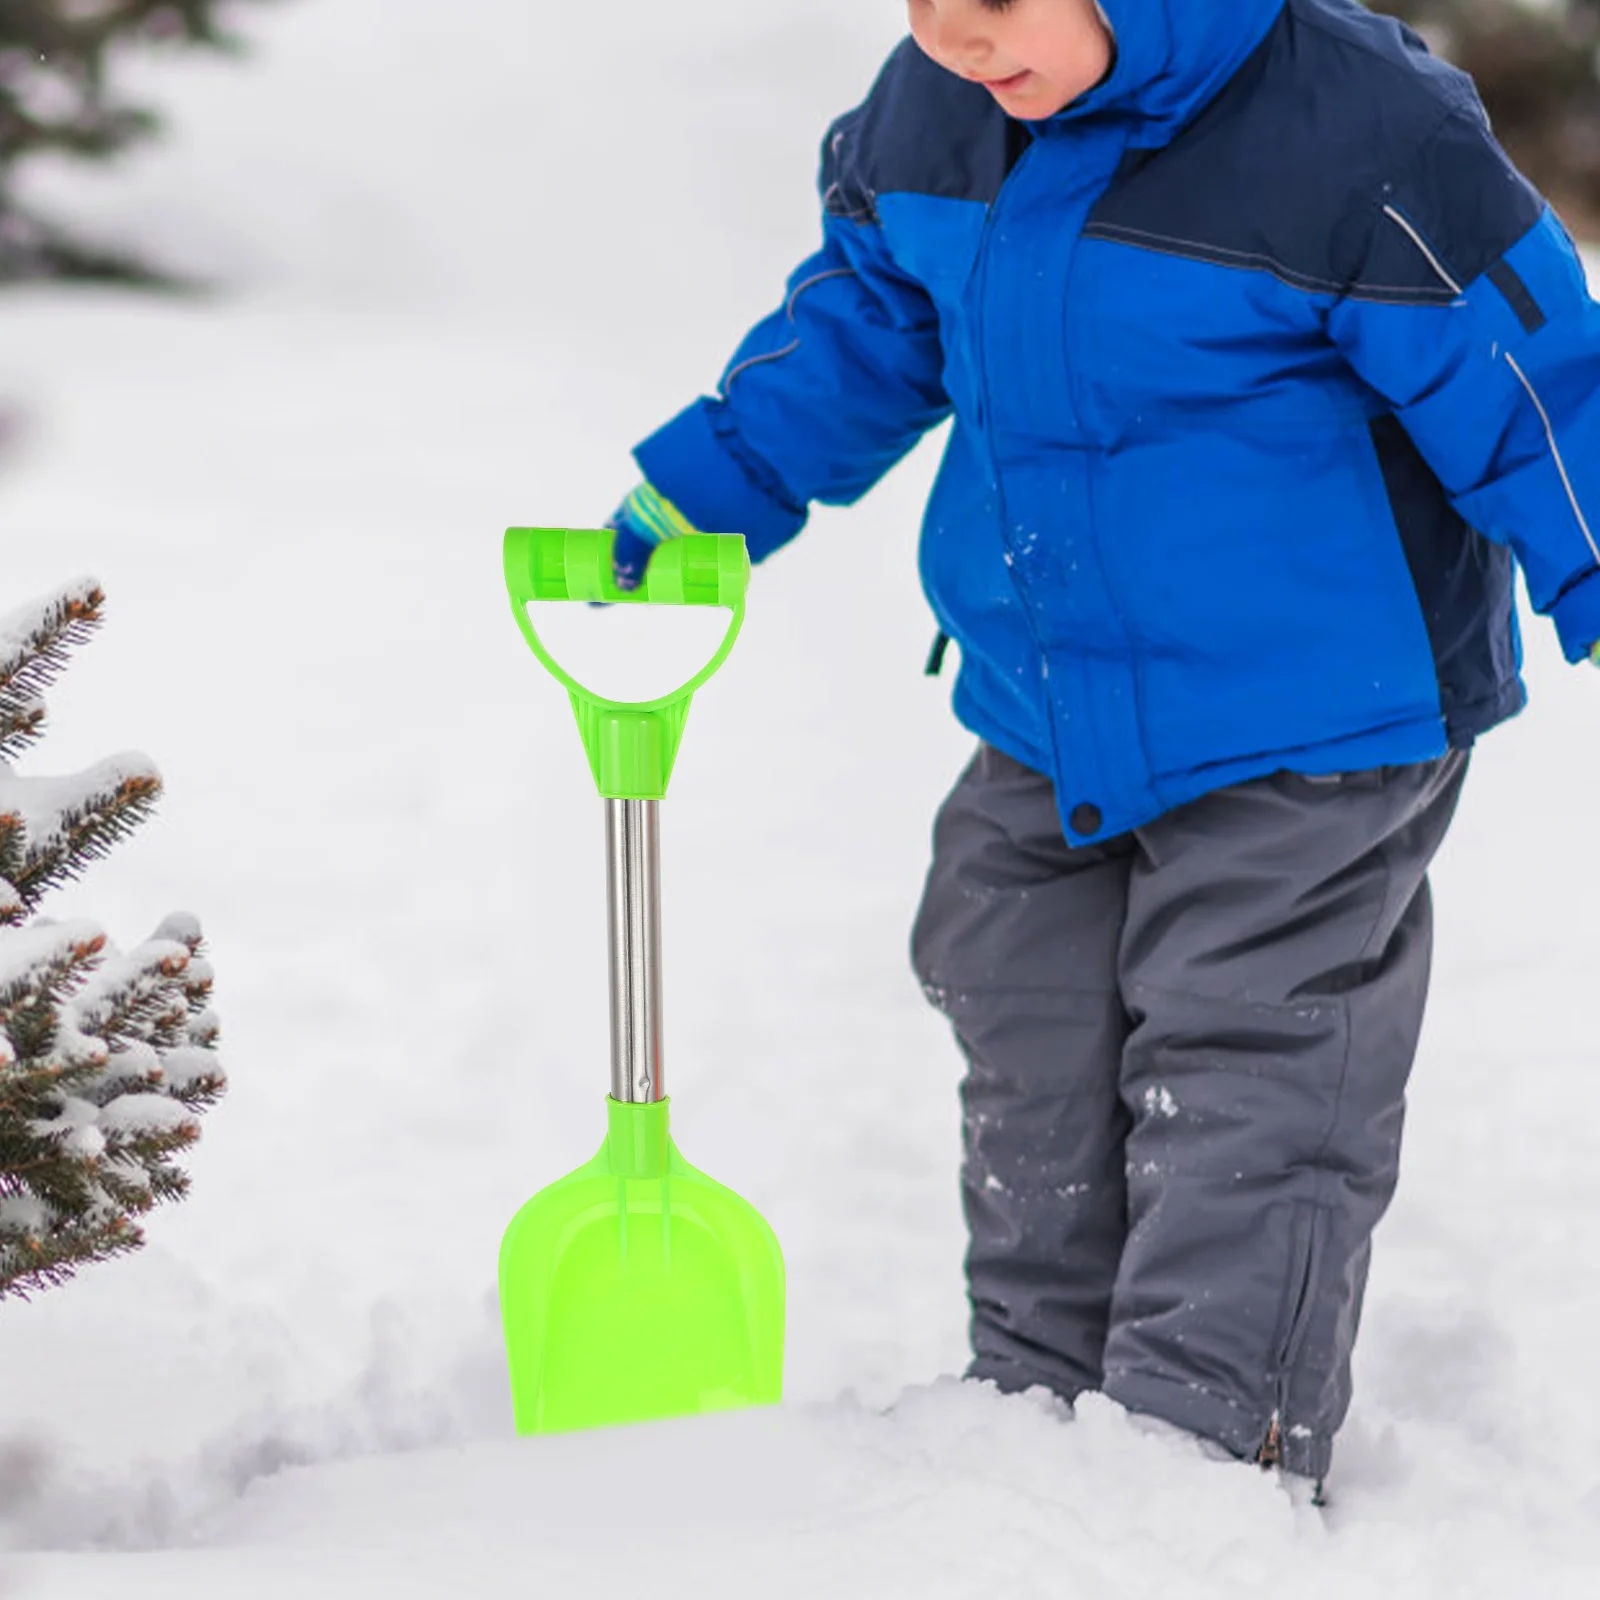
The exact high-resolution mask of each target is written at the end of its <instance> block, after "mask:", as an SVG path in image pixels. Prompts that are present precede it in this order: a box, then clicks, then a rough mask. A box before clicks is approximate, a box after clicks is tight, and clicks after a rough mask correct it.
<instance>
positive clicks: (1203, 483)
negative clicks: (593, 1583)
mask: <svg viewBox="0 0 1600 1600" xmlns="http://www.w3.org/2000/svg"><path fill="white" fill-rule="evenodd" d="M910 19H911V28H912V34H913V38H912V40H908V41H907V42H906V43H905V44H903V45H902V46H901V47H900V48H899V49H898V50H896V51H895V53H894V54H893V55H892V56H891V58H890V60H889V62H888V64H887V65H886V67H885V68H884V70H883V73H882V75H881V77H880V78H879V79H878V81H877V84H876V86H875V87H874V89H873V90H872V93H871V94H870V96H869V97H868V99H867V100H866V102H865V103H864V104H863V105H862V106H861V107H859V108H858V109H857V110H855V111H853V112H851V113H850V114H849V115H847V116H845V117H844V118H842V119H841V120H840V121H839V122H838V123H836V124H835V125H834V127H833V128H832V130H831V131H830V133H829V135H828V138H827V142H826V144H825V147H824V152H823V169H822V189H823V201H824V210H825V213H826V215H825V220H824V240H823V245H822V248H821V250H820V251H819V252H818V254H817V255H816V256H814V257H813V258H812V259H811V260H810V261H808V262H807V263H806V264H805V265H804V266H802V267H801V268H800V270H799V271H798V273H797V274H796V275H795V278H794V280H793V281H792V283H791V286H790V293H789V297H788V300H787V301H786V303H785V305H784V306H783V308H782V310H781V311H779V312H778V313H777V314H776V315H774V316H773V317H772V318H770V319H768V320H767V321H766V322H764V323H762V324H761V325H760V326H759V327H757V328H756V329H755V330H754V331H753V332H752V333H751V334H750V336H749V338H748V339H747V340H746V342H745V344H744V346H743V347H742V348H741V350H740V351H739V353H738V354H737V356H736V357H735V359H734V361H733V363H732V365H731V366H730V367H729V369H728V371H727V373H726V375H725V377H724V378H723V382H722V388H721V393H720V395H719V397H718V398H716V399H714V400H702V401H700V402H697V403H696V404H695V405H693V406H691V407H690V408H689V409H688V410H687V411H685V412H684V413H683V414H682V415H680V416H679V417H678V418H677V419H676V420H674V421H673V422H671V423H669V424H668V425H667V426H666V427H665V428H663V429H662V430H661V431H660V432H659V433H657V434H656V435H654V436H653V437H652V438H651V439H649V440H647V441H646V442H645V443H644V444H643V445H641V446H640V447H639V449H638V451H637V452H636V455H637V459H638V461H639V463H640V465H641V467H642V468H643V471H644V475H645V478H646V480H647V482H646V484H645V485H643V486H641V488H640V489H638V490H636V491H635V492H634V494H632V495H631V496H630V497H629V499H628V501H627V502H626V504H625V505H624V507H623V509H622V510H621V511H620V512H619V513H618V514H617V517H616V518H615V519H614V521H613V526H615V527H616V528H617V530H618V537H617V541H616V552H617V563H618V569H619V575H620V576H621V578H622V580H623V581H624V582H626V581H630V580H634V581H636V579H637V576H638V574H639V572H640V571H641V570H642V565H643V562H644V560H645V559H647V558H648V554H649V550H650V548H651V547H652V546H653V544H654V543H655V542H656V541H657V540H658V539H659V538H661V537H666V536H670V535H672V534H673V533H675V532H682V531H683V530H684V529H685V528H689V527H700V528H705V529H717V530H721V529H731V530H736V531H738V532H741V533H743V534H744V535H745V536H746V537H747V539H748V541H749V546H750V552H751V555H752V557H754V558H755V559H756V560H760V559H762V558H763V557H765V556H767V555H770V554H771V553H772V551H774V550H775V549H777V548H778V547H779V546H780V545H782V544H783V543H785V542H786V541H787V540H789V539H790V538H792V537H793V536H794V535H795V534H796V533H798V532H799V530H800V528H801V525H802V524H803V522H804V520H805V516H806V506H807V504H808V503H809V502H810V501H813V500H821V501H825V502H830V503H840V502H850V501H853V500H855V499H856V498H857V497H858V496H860V495H861V494H863V493H864V492H865V491H866V490H867V489H868V488H869V487H870V486H871V485H872V484H873V483H874V482H876V481H877V479H878V478H879V477H880V476H881V475H882V474H883V473H884V472H885V471H886V470H887V469H888V468H889V467H890V466H891V465H893V463H894V462H896V461H897V460H898V459H899V458H900V457H901V456H902V455H903V454H904V453H905V452H906V451H907V450H908V449H909V448H910V446H911V445H912V444H913V443H914V441H915V440H917V439H918V438H919V437H920V436H921V435H922V434H923V433H924V432H925V431H926V430H928V429H929V428H931V427H933V426H934V425H935V424H936V423H939V422H941V421H942V420H944V419H945V418H946V417H950V416H953V418H954V426H953V428H952V431H951V434H950V439H949V444H948V447H947V449H946V453H945V460H944V465H943V468H942V471H941V474H940V477H939V480H938V484H937V486H936V488H935V490H934V492H933V497H932V501H931V503H930V505H929V508H928V513H927V519H926V523H925V526H924V531H923V542H922V553H921V570H922V579H923V584H924V587H925V589H926V592H927V595H928V598H929V600H930V602H931V604H932V607H933V610H934V612H935V613H936V615H937V617H938V620H939V624H940V628H941V647H942V644H943V642H944V640H945V638H946V637H948V638H953V639H954V640H956V641H957V642H958V643H959V644H960V646H961V672H960V677H959V681H958V682H957V684H956V688H955V695H954V706H955V710H956V713H957V715H958V716H959V717H960V719H961V720H962V722H963V723H964V724H965V725H966V726H967V727H968V728H969V729H971V730H972V731H973V732H974V733H975V734H977V736H978V738H979V740H980V745H979V750H978V754H977V755H976V757H975V758H974V760H973V762H972V764H971V766H970V767H969V768H968V769H967V771H966V772H965V774H964V775H963V776H962V778H961V779H960V781H959V782H958V783H957V785H956V787H955V789H954V791H953V792H952V793H951V795H950V797H949V798H948V800H947V801H946V802H945V804H944V807H943V809H942V810H941V812H940V815H939V818H938V822H937V825H936V828H935V838H934V859H933V864H932V867H931V870H930V873H929V878H928V883H927V889H926V893H925V895H924V899H923V903H922V906H921V909H920V911H919V914H918V918H917V923H916V928H915V931H914V935H913V941H912V943H913V958H914V962H915V965H916V968H917V971H918V973H919V975H920V977H921V979H922V981H923V984H924V986H925V988H926V990H927V993H928V995H929V996H930V998H931V999H932V1000H933V1002H934V1003H935V1004H936V1005H937V1006H939V1007H940V1008H941V1009H942V1010H943V1011H944V1012H945V1013H946V1014H947V1015H948V1017H949V1018H950V1020H951V1022H952V1024H953V1026H954V1030H955V1032H956V1035H957V1038H958V1040H959V1042H960V1045H961V1047H962V1049H963V1052H964V1054H965V1056H966V1058H967V1063H968V1068H969V1070H968V1073H967V1076H966V1080H965V1083H964V1086H963V1101H964V1108H965V1161H964V1168H963V1192H964V1198H965V1204H966V1214H967V1220H968V1226H969V1230H970V1251H969V1256H968V1274H969V1285H970V1293H971V1301H972V1340H973V1353H974V1359H973V1363H972V1367H971V1369H970V1370H971V1373H972V1374H973V1375H974V1376H976V1377H979V1378H986V1379H991V1380H993V1381H994V1382H995V1383H997V1384H998V1385H999V1386H1000V1387H1001V1388H1003V1389H1007V1390H1017V1389H1024V1388H1027V1387H1029V1386H1031V1385H1034V1384H1045V1385H1048V1386H1049V1387H1050V1388H1052V1389H1054V1390H1055V1391H1057V1392H1058V1393H1060V1394H1062V1395H1064V1396H1066V1397H1068V1398H1071V1397H1072V1396H1074V1395H1076V1394H1078V1393H1080V1392H1081V1391H1083V1390H1085V1389H1098V1390H1103V1391H1104V1392H1105V1393H1106V1394H1108V1395H1109V1396H1111V1397H1112V1398H1113V1399H1115V1400H1116V1401H1118V1402H1120V1403H1121V1404H1122V1405H1124V1406H1125V1407H1126V1408H1128V1409H1129V1410H1130V1411H1132V1412H1135V1413H1140V1414H1143V1415H1146V1416H1150V1417H1154V1418H1156V1419H1158V1420H1159V1421H1160V1422H1164V1423H1166V1424H1169V1425H1173V1426H1176V1427H1178V1428H1181V1429H1184V1430H1187V1431H1188V1432H1190V1433H1193V1434H1196V1435H1198V1436H1200V1437H1201V1438H1202V1439H1204V1440H1208V1441H1211V1442H1212V1444H1213V1445H1215V1446H1221V1447H1222V1448H1223V1449H1225V1450H1226V1451H1227V1452H1229V1453H1230V1454H1232V1455H1234V1456H1237V1457H1241V1458H1244V1459H1251V1460H1257V1461H1260V1462H1262V1463H1264V1464H1276V1465H1279V1466H1281V1467H1282V1468H1284V1469H1285V1470H1286V1471H1288V1472H1289V1473H1291V1474H1295V1475H1298V1476H1300V1477H1303V1478H1310V1479H1313V1480H1315V1479H1320V1477H1321V1476H1322V1474H1323V1473H1324V1472H1325V1470H1326V1469H1327V1466H1328V1462H1329V1457H1330V1453H1331V1449H1332V1444H1333V1439H1334V1435H1335V1433H1336V1432H1337V1431H1338V1429H1339V1427H1340V1425H1341V1423H1342V1422H1343V1420H1344V1416H1345V1413H1346V1410H1347V1407H1348V1404H1349V1397H1350V1357H1351V1350H1352V1347H1353V1344H1354V1341H1355V1336H1356V1328H1357V1323H1358V1320H1359V1316H1360V1311H1361V1302H1362V1294H1363V1290H1364V1287H1365V1283H1366V1276H1367V1265H1368V1260H1369V1251H1370V1243H1371V1238H1372V1233H1373V1230H1374V1227H1375V1226H1376V1224H1377V1222H1378V1220H1379V1218H1380V1217H1381V1215H1382V1214H1383V1212H1384V1210H1385V1208H1386V1207H1387V1205H1388V1202H1389V1200H1390V1198H1391V1196H1392V1194H1393V1191H1394V1186H1395V1182H1396V1177H1397V1169H1398V1159H1399V1146H1400V1135H1401V1124H1402V1120H1403V1115H1404V1094H1405V1086H1406V1080H1407V1076H1408V1074H1409V1071H1410V1068H1411V1062H1412V1056H1413V1053H1414V1051H1415V1048H1416V1043H1417V1036H1418V1031H1419V1028H1420V1026H1421V1020H1422V1011H1423V1003H1424V997H1425V991H1426V987H1427V979H1428V962H1429V948H1430V921H1429V899H1428V885H1427V877H1426V874H1427V869H1428V866H1429V863H1430V861H1431V859H1432V857H1433V855H1434V852H1435V851H1436V849H1437V848H1438V846H1439V844H1440V842H1441V840H1442V839H1443V837H1444V834H1445V831H1446V829H1447V827H1448V825H1449V822H1450V818H1451V814H1452V811H1453V809H1454V807H1455V804H1456V800H1457V797H1458V794H1459V791H1460V787H1461V783H1462V779H1463V777H1464V774H1465V768H1466V763H1467V751H1468V750H1469V748H1470V746H1471V745H1472V743H1473V741H1474V739H1475V738H1476V737H1477V736H1478V735H1479V734H1481V733H1483V732H1484V731H1485V730H1487V729H1488V728H1490V727H1492V726H1493V725H1494V724H1496V723H1498V722H1500V721H1502V720H1504V719H1505V718H1507V717H1509V716H1511V715H1513V714H1514V713H1515V712H1516V711H1518V710H1519V709H1520V708H1521V707H1522V705H1523V702H1524V691H1523V686H1522V684H1521V681H1520V679H1519V667H1520V649H1519V644H1518V640H1517V634H1516V623H1515V617H1514V613H1513V559H1514V556H1513V552H1514V553H1515V558H1516V559H1517V560H1519V561H1520V564H1521V567H1522V570H1523V572H1524V574H1525V576H1526V580H1527V585H1528V590H1529V593H1530V596H1531V598H1532V601H1533V604H1534V606H1535V607H1536V609H1538V610H1539V611H1541V612H1545V613H1548V614H1550V615H1551V616H1552V617H1553V619H1554V621H1555V624H1556V627H1557V628H1558V630H1559V631H1560V635H1561V639H1562V642H1563V645H1564V647H1565V650H1566V653H1567V655H1568V656H1569V657H1570V658H1571V659H1573V660H1575V661H1576V660H1580V659H1582V658H1584V657H1585V656H1588V655H1589V654H1590V653H1591V651H1592V649H1593V647H1594V645H1595V642H1596V640H1597V638H1600V545H1597V543H1596V533H1597V530H1600V307H1597V306H1596V305H1595V303H1594V302H1593V301H1592V300H1591V299H1590V298H1589V295H1588V292H1587V289H1586V287H1585V281H1584V275H1583V269H1582V267H1581V265H1580V263H1579V260H1578V258H1577V255H1576V253H1575V251H1574V249H1573V247H1572V244H1571V242H1570V241H1569V239H1568V238H1567V236H1566V234H1565V232H1564V231H1563V229H1562V228H1561V226H1560V224H1559V223H1558V222H1557V221H1556V219H1555V218H1554V216H1553V215H1552V214H1551V213H1550V211H1549V210H1548V208H1547V207H1546V206H1545V205H1544V203H1543V202H1542V200H1541V199H1540V198H1539V196H1538V195H1537V194H1536V193H1535V192H1534V191H1533V190H1532V189H1531V188H1530V187H1529V185H1528V184H1527V183H1526V182H1525V181H1524V180H1523V179H1522V178H1521V177H1519V176H1518V174H1517V173H1516V172H1515V171H1514V170H1513V169H1512V168H1511V167H1510V165H1509V164H1508V163H1507V161H1506V159H1505V157H1504V155H1503V154H1502V152H1501V151H1500V149H1499V147H1498V146H1497V145H1496V144H1495V142H1494V140H1493V139H1492V137H1491V135H1490V132H1489V129H1488V126H1487V122H1486V119H1485V117H1484V114H1483V112H1482V109H1481V106H1480V104H1479V102H1478V99H1477V96H1476V94H1475V92H1474V90H1473V88H1472V86H1471V84H1470V82H1469V81H1468V80H1467V79H1465V78H1464V77H1463V76H1462V75H1461V74H1459V73H1457V72H1455V71H1453V70H1451V69H1450V68H1448V67H1446V66H1444V65H1442V64H1440V63H1439V62H1437V61H1435V60H1434V59H1432V58H1431V57H1430V56H1429V55H1428V54H1427V53H1426V51H1425V49H1424V47H1423V46H1422V44H1421V43H1420V41H1419V40H1418V39H1416V38H1415V37H1414V36H1413V35H1411V34H1410V33H1408V32H1406V31H1405V30H1403V29H1402V28H1400V27H1399V26H1398V25H1397V24H1395V23H1393V22H1391V21H1388V20H1384V19H1379V18H1377V17H1374V16H1373V15H1371V14H1370V13H1368V12H1367V11H1366V10H1365V9H1364V8H1362V7H1361V6H1359V5H1356V4H1354V3H1352V0H1287V3H1285V0H1166V3H1163V4H1157V3H1154V0H1102V4H1101V5H1100V6H1097V5H1095V4H1094V0H911V4H910Z"/></svg>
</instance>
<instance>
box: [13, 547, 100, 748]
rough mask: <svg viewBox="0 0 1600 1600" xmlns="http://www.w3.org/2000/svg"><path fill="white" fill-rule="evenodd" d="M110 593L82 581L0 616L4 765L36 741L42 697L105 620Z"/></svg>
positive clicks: (42, 713)
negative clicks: (69, 659)
mask: <svg viewBox="0 0 1600 1600" xmlns="http://www.w3.org/2000/svg"><path fill="white" fill-rule="evenodd" d="M104 605H105V594H104V592H103V591H102V590H101V588H100V585H99V584H98V583H97V582H96V581H95V580H94V579H93V578H80V579H79V580H78V581H77V582H76V583H73V584H68V585H67V586H66V587H65V588H63V589H60V590H58V591H57V592H56V593H55V594H53V595H50V596H48V597H46V598H45V599H43V600H39V601H35V602H34V603H33V604H32V605H29V606H24V607H22V608H21V609H20V610H18V611H13V612H11V613H9V614H8V615H6V616H0V761H5V760H9V759H11V758H12V757H14V756H15V755H16V754H17V752H18V751H19V750H21V749H23V748H25V747H26V746H27V745H28V744H30V743H32V742H33V740H34V739H36V738H37V737H38V735H39V732H40V729H41V727H42V725H43V722H44V705H43V702H42V700H41V699H40V696H41V695H42V694H43V693H44V691H45V689H46V688H47V687H48V686H49V685H50V684H51V683H53V682H54V681H55V679H56V678H57V677H59V676H60V674H61V671H62V669H63V668H64V667H65V666H66V664H67V657H68V655H69V654H70V652H71V651H72V650H73V648H74V647H75V646H77V645H80V644H82V643H84V641H85V640H87V639H88V638H89V637H90V636H91V635H92V634H93V633H94V631H95V629H96V628H98V627H99V626H100V623H101V621H102V620H103V607H104Z"/></svg>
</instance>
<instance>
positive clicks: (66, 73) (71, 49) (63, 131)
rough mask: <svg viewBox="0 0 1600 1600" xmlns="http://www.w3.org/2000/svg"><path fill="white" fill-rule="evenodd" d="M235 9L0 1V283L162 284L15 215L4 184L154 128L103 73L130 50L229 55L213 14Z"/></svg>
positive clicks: (176, 3) (102, 153)
mask: <svg viewBox="0 0 1600 1600" xmlns="http://www.w3.org/2000/svg"><path fill="white" fill-rule="evenodd" d="M237 4H239V0H0V281H4V280H7V279H12V280H15V279H22V278H80V279H83V278H87V279H96V278H97V279H113V280H118V281H122V282H152V281H163V280H162V279H161V275H160V274H159V273H157V272H154V271H153V270H152V269H151V268H150V267H149V266H147V265H146V264H143V263H141V262H139V261H136V260H135V259H133V258H132V257H131V256H128V255H126V254H122V253H119V252H117V251H115V250H111V249H106V248H103V247H97V246H92V245H89V244H87V243H85V242H84V241H82V240H78V239H74V238H73V237H72V236H71V235H70V234H68V233H66V232H65V231H63V230H62V229H61V228H60V227H58V226H57V225H55V224H53V223H51V222H49V221H48V220H46V219H44V218H41V217H38V216H35V215H34V214H33V213H32V212H30V211H28V210H27V209H25V208H24V207H22V206H20V205H19V204H18V203H17V202H16V199H15V196H14V193H13V186H12V179H13V176H14V169H15V168H16V166H17V164H18V163H19V162H22V161H25V160H27V159H28V158H29V157H30V156H34V155H38V154H40V153H42V152H55V153H57V154H61V155H66V156H71V157H74V158H83V159H87V160H107V159H109V158H111V157H113V156H116V155H118V154H119V153H120V152H122V151H123V150H125V149H126V148H127V147H128V146H129V145H131V144H133V143H135V142H137V141H138V140H141V139H146V138H149V137H150V136H151V135H152V134H154V133H155V132H157V131H158V129H159V126H160V123H159V119H158V118H157V117H156V115H155V113H154V112H152V111H151V110H150V109H149V108H148V107H145V106H138V105H132V104H129V103H128V102H127V101H126V100H125V99H123V97H122V96H121V95H119V94H118V93H117V92H116V90H115V88H114V86H113V84H112V74H111V67H112V63H113V61H114V59H115V58H116V56H117V55H118V53H119V52H120V51H121V50H122V49H123V48H124V47H126V46H128V45H130V44H147V45H160V46H167V45H173V46H202V47H205V48H207V49H213V50H229V51H232V50H236V49H237V48H238V43H239V41H238V39H237V38H236V36H235V35H234V34H232V33H231V32H230V31H228V29H227V28H226V27H225V26H224V25H223V22H222V14H223V13H224V12H225V11H226V10H231V9H233V8H234V7H235V6H237Z"/></svg>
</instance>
